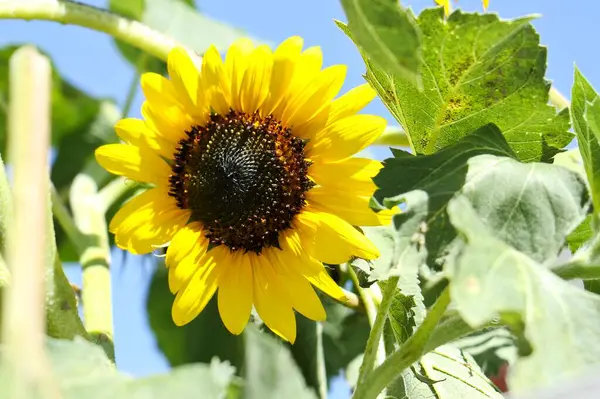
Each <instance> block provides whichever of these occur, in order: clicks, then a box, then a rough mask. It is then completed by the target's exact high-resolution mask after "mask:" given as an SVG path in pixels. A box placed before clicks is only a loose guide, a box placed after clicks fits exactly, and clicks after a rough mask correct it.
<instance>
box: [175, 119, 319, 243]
mask: <svg viewBox="0 0 600 399" xmlns="http://www.w3.org/2000/svg"><path fill="white" fill-rule="evenodd" d="M186 133H187V138H185V139H182V140H181V141H180V142H179V147H178V148H177V152H176V153H175V157H174V164H173V173H172V174H171V177H170V179H169V180H170V186H171V190H170V192H169V195H171V196H173V197H175V198H176V199H177V205H178V206H179V207H180V208H182V209H189V210H190V211H191V212H192V219H193V220H197V221H200V222H202V223H203V224H204V228H205V231H206V237H207V238H209V239H210V242H211V244H213V245H221V244H223V245H227V246H228V247H229V248H230V249H231V250H232V251H235V250H244V251H254V252H256V253H260V251H261V250H262V249H263V248H266V247H272V246H275V247H277V246H279V241H278V237H279V234H280V232H282V231H283V230H285V229H288V228H289V227H290V225H291V221H292V219H293V217H294V216H295V215H296V214H297V213H298V212H300V210H301V209H302V208H303V207H304V205H305V204H306V199H305V194H306V192H307V191H308V190H310V188H311V187H312V185H313V183H312V182H311V181H310V179H309V178H308V176H307V171H308V167H309V165H310V163H309V161H307V160H305V159H304V145H305V143H304V141H303V140H302V139H299V138H298V137H295V136H294V135H292V133H291V131H290V129H288V128H285V127H283V126H282V125H281V123H280V122H278V121H277V120H275V119H274V118H273V117H271V116H268V117H266V118H263V117H260V116H259V115H258V114H254V115H246V114H244V113H240V112H235V111H231V112H230V113H229V114H227V115H225V116H223V115H212V116H211V118H210V120H209V121H208V122H207V123H206V125H205V126H193V127H192V128H191V129H190V130H189V131H187V132H186Z"/></svg>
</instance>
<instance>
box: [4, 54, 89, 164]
mask: <svg viewBox="0 0 600 399" xmlns="http://www.w3.org/2000/svg"><path fill="white" fill-rule="evenodd" d="M18 47H19V46H8V47H4V48H2V49H0V153H2V154H4V155H5V156H4V161H5V162H6V163H10V159H7V156H6V150H5V149H6V126H7V124H6V110H7V106H8V101H9V98H8V59H9V58H10V56H11V55H12V53H13V52H14V51H15V50H16V49H17V48H18ZM51 99H52V104H51V106H52V107H51V117H52V121H51V122H52V145H53V146H55V147H56V146H58V145H59V144H60V142H61V140H62V139H63V138H64V137H66V136H72V135H77V134H84V133H85V132H86V129H87V127H88V126H89V125H90V123H92V121H93V120H94V118H95V117H96V114H97V113H98V110H99V108H100V103H99V101H98V100H96V99H94V98H91V97H90V96H88V95H87V94H86V93H84V92H83V91H81V90H79V89H78V88H77V87H75V86H73V85H71V84H70V83H69V82H67V81H66V80H64V79H63V78H62V77H61V75H60V73H59V72H58V71H57V70H56V68H55V67H54V65H53V67H52V93H51Z"/></svg>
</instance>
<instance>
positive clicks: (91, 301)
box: [71, 174, 115, 360]
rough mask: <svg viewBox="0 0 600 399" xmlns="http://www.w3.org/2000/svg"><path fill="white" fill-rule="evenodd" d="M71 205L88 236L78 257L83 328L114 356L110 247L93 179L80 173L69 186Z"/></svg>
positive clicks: (102, 211)
mask: <svg viewBox="0 0 600 399" xmlns="http://www.w3.org/2000/svg"><path fill="white" fill-rule="evenodd" d="M71 208H72V209H73V215H74V217H75V223H76V225H77V227H78V229H79V230H80V231H81V232H82V233H83V234H84V235H85V236H86V237H87V240H88V241H87V244H86V246H85V250H84V251H83V252H82V253H81V256H80V258H79V261H80V263H81V267H82V269H83V278H82V279H83V284H82V302H83V316H84V323H85V328H86V330H87V331H88V333H89V334H90V335H91V336H92V338H93V339H95V340H96V341H97V342H98V343H99V344H100V345H101V346H102V347H103V348H104V350H105V352H106V354H107V355H108V357H109V358H110V359H111V360H114V356H115V354H114V345H113V316H112V293H111V280H110V269H109V265H110V248H109V245H108V228H107V226H106V220H105V216H104V213H105V207H104V204H103V203H102V201H101V200H100V197H99V196H98V191H97V187H96V183H95V182H94V180H93V179H92V178H91V177H89V176H87V175H85V174H79V175H77V176H76V177H75V179H74V180H73V185H72V186H71Z"/></svg>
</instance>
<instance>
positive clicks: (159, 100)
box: [140, 72, 183, 106]
mask: <svg viewBox="0 0 600 399" xmlns="http://www.w3.org/2000/svg"><path fill="white" fill-rule="evenodd" d="M140 82H141V86H142V92H143V93H144V97H145V98H146V101H148V102H149V103H152V104H154V105H155V106H164V105H183V104H181V103H180V99H181V95H179V94H178V93H177V90H176V89H175V86H174V85H173V83H172V82H171V81H170V80H169V79H167V78H165V77H164V76H162V75H159V74H157V73H154V72H146V73H144V74H142V77H141V79H140Z"/></svg>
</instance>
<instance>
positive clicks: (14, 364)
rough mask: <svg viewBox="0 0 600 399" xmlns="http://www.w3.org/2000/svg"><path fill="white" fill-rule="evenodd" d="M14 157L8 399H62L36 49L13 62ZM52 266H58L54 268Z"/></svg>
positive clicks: (46, 122)
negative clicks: (50, 308)
mask: <svg viewBox="0 0 600 399" xmlns="http://www.w3.org/2000/svg"><path fill="white" fill-rule="evenodd" d="M9 78H10V81H9V90H10V93H9V94H10V95H9V98H10V104H9V113H8V153H9V159H10V160H11V163H12V165H13V167H14V184H13V200H14V224H13V225H12V226H11V229H10V230H9V231H8V233H9V234H8V237H7V244H8V245H7V248H6V249H7V264H8V268H9V270H10V271H11V274H12V276H11V280H12V281H11V284H10V286H8V287H7V289H6V295H5V300H4V301H3V302H4V303H3V307H4V312H3V322H2V337H3V339H4V343H5V345H6V352H5V353H6V357H5V359H6V360H7V361H8V363H7V364H8V365H9V366H8V367H9V368H10V372H11V379H10V380H9V381H10V382H11V383H12V384H11V388H12V389H11V390H8V391H5V394H8V397H14V398H22V397H33V396H38V395H40V394H42V393H43V394H45V395H44V396H45V397H57V398H58V397H60V393H59V391H58V387H57V386H56V385H55V384H54V383H53V381H52V379H51V378H50V375H49V367H48V359H47V358H46V352H45V349H44V331H45V329H46V325H45V320H46V317H45V307H44V291H45V290H44V286H45V284H44V283H45V281H44V275H45V273H44V270H45V266H46V265H47V264H50V265H52V262H53V261H54V256H55V253H54V251H53V250H52V249H53V248H54V242H53V241H52V237H51V236H50V234H48V230H49V229H48V227H49V226H48V223H49V219H50V218H49V215H48V214H47V212H48V209H47V198H48V190H49V184H48V151H49V144H50V88H51V71H50V62H49V61H48V59H47V58H46V57H44V56H43V55H41V54H39V53H38V52H37V50H36V49H35V48H33V47H29V46H27V47H22V48H20V49H18V50H17V51H15V53H14V54H13V55H12V57H11V58H10V61H9ZM49 262H50V263H49Z"/></svg>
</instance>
